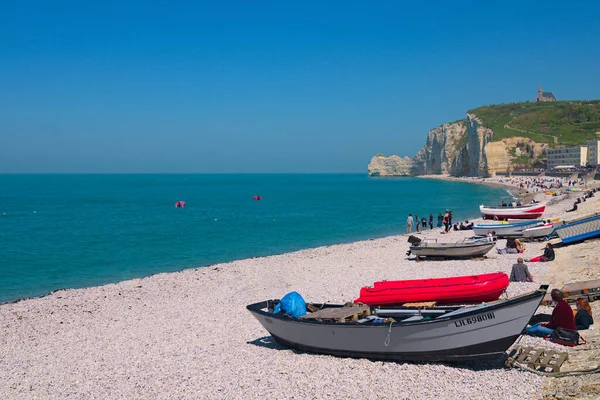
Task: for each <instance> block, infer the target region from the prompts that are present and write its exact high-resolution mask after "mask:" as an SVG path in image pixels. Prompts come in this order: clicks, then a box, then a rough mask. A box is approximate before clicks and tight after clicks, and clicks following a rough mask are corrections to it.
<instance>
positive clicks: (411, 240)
mask: <svg viewBox="0 0 600 400" xmlns="http://www.w3.org/2000/svg"><path fill="white" fill-rule="evenodd" d="M421 240H422V239H421V238H418V237H416V236H414V235H410V236H409V237H408V243H410V244H411V245H413V246H415V245H418V244H419V243H421Z"/></svg>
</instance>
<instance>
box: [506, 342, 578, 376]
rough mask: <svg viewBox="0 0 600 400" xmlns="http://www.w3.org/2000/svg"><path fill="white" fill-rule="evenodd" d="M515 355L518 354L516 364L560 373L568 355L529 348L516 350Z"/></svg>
mask: <svg viewBox="0 0 600 400" xmlns="http://www.w3.org/2000/svg"><path fill="white" fill-rule="evenodd" d="M519 351H520V353H519ZM515 353H516V354H518V356H517V357H516V359H515V360H516V361H517V362H519V363H521V364H527V366H528V367H529V368H531V369H536V370H540V371H546V372H549V371H552V372H558V371H560V367H561V366H562V364H563V363H564V362H565V361H566V360H567V359H568V357H569V354H568V353H566V352H559V351H556V350H547V349H534V348H531V347H523V348H517V349H516V351H515ZM511 354H512V353H511Z"/></svg>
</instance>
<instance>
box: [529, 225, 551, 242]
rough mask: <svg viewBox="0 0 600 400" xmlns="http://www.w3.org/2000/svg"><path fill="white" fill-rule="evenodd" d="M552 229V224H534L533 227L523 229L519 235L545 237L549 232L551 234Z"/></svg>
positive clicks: (532, 237)
mask: <svg viewBox="0 0 600 400" xmlns="http://www.w3.org/2000/svg"><path fill="white" fill-rule="evenodd" d="M553 230H554V225H553V224H544V225H540V226H534V227H533V228H527V229H524V230H523V231H522V232H521V235H522V236H523V238H525V239H535V238H541V237H546V236H548V235H549V234H551V233H552V231H553Z"/></svg>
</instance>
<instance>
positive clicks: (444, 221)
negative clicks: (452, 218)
mask: <svg viewBox="0 0 600 400" xmlns="http://www.w3.org/2000/svg"><path fill="white" fill-rule="evenodd" d="M448 219H449V214H448V211H446V212H445V213H444V216H443V217H442V222H443V223H444V233H448V231H449V230H450V224H449V223H448Z"/></svg>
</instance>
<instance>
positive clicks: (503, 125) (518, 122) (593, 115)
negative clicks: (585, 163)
mask: <svg viewBox="0 0 600 400" xmlns="http://www.w3.org/2000/svg"><path fill="white" fill-rule="evenodd" d="M468 113H470V114H471V113H472V114H475V115H476V116H477V117H478V118H479V119H481V121H482V122H483V126H485V127H486V128H490V129H492V130H493V131H494V140H500V139H503V138H508V137H514V136H524V137H528V138H531V139H532V140H534V141H536V142H538V143H549V144H550V145H551V146H553V145H556V144H559V145H575V144H583V142H585V141H586V140H590V139H597V138H598V136H597V135H596V134H595V133H596V132H600V100H593V101H557V102H541V103H537V102H531V103H530V102H527V103H512V104H500V105H491V106H484V107H479V108H475V109H473V110H470V111H468ZM507 126H508V127H507ZM510 128H513V129H510ZM519 130H521V131H525V132H520V131H519ZM555 138H556V143H555Z"/></svg>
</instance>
